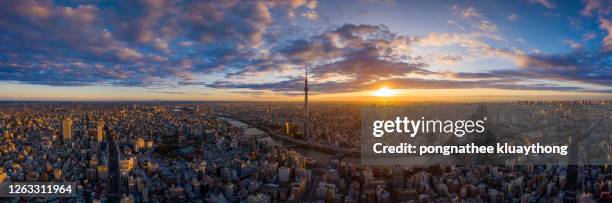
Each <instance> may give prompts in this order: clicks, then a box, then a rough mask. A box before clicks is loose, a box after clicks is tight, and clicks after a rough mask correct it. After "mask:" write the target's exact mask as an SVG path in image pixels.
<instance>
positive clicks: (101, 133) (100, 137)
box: [96, 121, 104, 142]
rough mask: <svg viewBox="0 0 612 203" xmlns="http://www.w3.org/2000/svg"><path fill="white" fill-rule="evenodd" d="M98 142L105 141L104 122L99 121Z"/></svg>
mask: <svg viewBox="0 0 612 203" xmlns="http://www.w3.org/2000/svg"><path fill="white" fill-rule="evenodd" d="M96 140H97V141H98V142H102V141H104V122H103V121H98V133H97V135H96Z"/></svg>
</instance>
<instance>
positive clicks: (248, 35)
mask: <svg viewBox="0 0 612 203" xmlns="http://www.w3.org/2000/svg"><path fill="white" fill-rule="evenodd" d="M75 2H78V3H75ZM75 2H73V1H64V0H56V1H32V0H24V1H1V2H0V100H155V99H161V100H299V99H301V98H302V96H301V95H302V94H303V93H302V88H303V78H302V76H303V67H304V66H309V67H311V74H310V75H309V77H310V78H309V84H310V92H311V93H312V94H313V97H312V100H313V101H317V100H319V101H324V100H354V99H372V97H373V95H376V94H375V93H373V91H376V90H377V89H380V88H381V87H389V88H392V89H394V90H396V93H395V94H394V95H395V96H393V97H392V98H386V99H390V100H417V101H418V100H467V101H474V100H512V99H529V98H533V99H540V98H541V99H564V98H567V99H580V98H585V99H588V98H595V99H602V98H603V99H610V98H612V54H611V53H612V2H610V1H609V0H584V1H555V0H519V1H496V2H493V1H427V2H413V1H374V0H361V1H355V2H351V3H348V2H346V1H316V0H311V1H308V0H293V1H274V0H272V1H157V0H143V1H104V2H98V1H94V0H91V1H90V0H87V1H75Z"/></svg>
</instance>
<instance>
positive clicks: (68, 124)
mask: <svg viewBox="0 0 612 203" xmlns="http://www.w3.org/2000/svg"><path fill="white" fill-rule="evenodd" d="M63 135H64V137H63V138H64V140H65V141H70V140H72V118H70V117H68V118H66V119H64V132H63Z"/></svg>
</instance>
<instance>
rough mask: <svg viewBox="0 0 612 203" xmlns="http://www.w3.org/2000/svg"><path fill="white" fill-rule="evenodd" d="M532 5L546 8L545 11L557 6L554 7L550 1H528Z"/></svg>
mask: <svg viewBox="0 0 612 203" xmlns="http://www.w3.org/2000/svg"><path fill="white" fill-rule="evenodd" d="M529 1H530V2H532V3H537V4H540V5H542V6H544V7H546V8H547V9H553V8H555V7H556V6H557V5H555V4H554V3H553V2H551V1H550V0H529Z"/></svg>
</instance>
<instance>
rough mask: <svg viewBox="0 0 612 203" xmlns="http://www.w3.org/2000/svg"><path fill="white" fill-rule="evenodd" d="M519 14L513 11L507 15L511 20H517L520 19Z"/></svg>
mask: <svg viewBox="0 0 612 203" xmlns="http://www.w3.org/2000/svg"><path fill="white" fill-rule="evenodd" d="M518 18H519V16H518V15H517V14H516V13H511V14H510V15H508V16H506V19H508V20H509V21H515V20H518Z"/></svg>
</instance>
